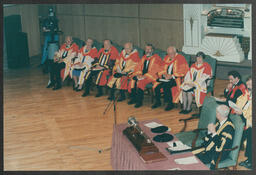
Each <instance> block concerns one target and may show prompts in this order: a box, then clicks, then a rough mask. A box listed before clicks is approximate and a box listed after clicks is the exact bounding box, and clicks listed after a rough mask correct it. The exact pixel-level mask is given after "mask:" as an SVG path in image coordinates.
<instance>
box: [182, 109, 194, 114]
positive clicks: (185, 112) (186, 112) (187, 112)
mask: <svg viewBox="0 0 256 175" xmlns="http://www.w3.org/2000/svg"><path fill="white" fill-rule="evenodd" d="M190 112H192V109H190V110H185V111H184V113H183V114H189V113H190Z"/></svg>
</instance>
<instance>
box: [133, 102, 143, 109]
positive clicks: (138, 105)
mask: <svg viewBox="0 0 256 175" xmlns="http://www.w3.org/2000/svg"><path fill="white" fill-rule="evenodd" d="M141 106H142V103H136V104H135V106H134V107H135V108H140V107H141Z"/></svg>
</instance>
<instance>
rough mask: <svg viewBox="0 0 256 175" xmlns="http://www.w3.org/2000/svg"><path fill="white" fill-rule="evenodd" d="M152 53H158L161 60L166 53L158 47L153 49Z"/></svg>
mask: <svg viewBox="0 0 256 175" xmlns="http://www.w3.org/2000/svg"><path fill="white" fill-rule="evenodd" d="M153 54H158V55H159V56H160V57H161V58H162V60H163V59H164V57H165V56H166V54H167V53H166V51H163V50H160V49H155V50H154V52H153Z"/></svg>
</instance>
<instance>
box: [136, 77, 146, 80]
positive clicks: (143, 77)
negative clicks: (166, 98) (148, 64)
mask: <svg viewBox="0 0 256 175" xmlns="http://www.w3.org/2000/svg"><path fill="white" fill-rule="evenodd" d="M137 78H138V77H137ZM143 79H145V77H141V78H138V80H143Z"/></svg>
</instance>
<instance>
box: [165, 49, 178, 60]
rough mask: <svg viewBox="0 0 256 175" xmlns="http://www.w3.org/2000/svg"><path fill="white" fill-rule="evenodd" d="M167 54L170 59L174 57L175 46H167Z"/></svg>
mask: <svg viewBox="0 0 256 175" xmlns="http://www.w3.org/2000/svg"><path fill="white" fill-rule="evenodd" d="M167 54H168V55H169V57H170V58H171V59H173V58H174V57H175V55H176V48H175V47H173V46H170V47H168V48H167Z"/></svg>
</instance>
